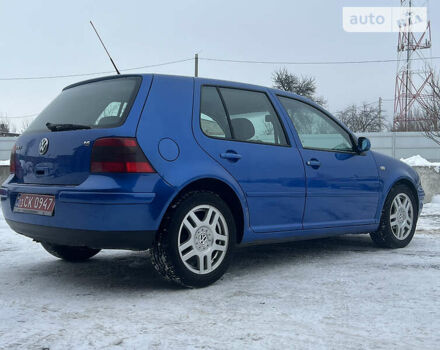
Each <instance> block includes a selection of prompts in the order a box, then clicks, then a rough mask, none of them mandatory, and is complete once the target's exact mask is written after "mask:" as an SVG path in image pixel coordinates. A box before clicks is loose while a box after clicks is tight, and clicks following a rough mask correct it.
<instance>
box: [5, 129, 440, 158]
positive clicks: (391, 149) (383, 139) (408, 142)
mask: <svg viewBox="0 0 440 350" xmlns="http://www.w3.org/2000/svg"><path fill="white" fill-rule="evenodd" d="M359 136H366V137H368V138H369V139H370V141H371V145H372V149H373V150H375V151H377V152H380V153H384V154H387V155H389V156H391V157H394V158H397V159H400V158H408V157H411V156H414V155H416V154H419V155H421V156H422V157H423V158H425V159H427V160H429V161H431V162H440V146H439V145H438V144H436V143H435V142H434V141H432V140H430V139H428V138H427V137H426V136H424V135H423V133H421V132H374V133H362V134H359ZM16 139H17V138H16V137H0V160H8V159H9V156H10V153H11V148H12V146H13V145H14V142H15V141H16Z"/></svg>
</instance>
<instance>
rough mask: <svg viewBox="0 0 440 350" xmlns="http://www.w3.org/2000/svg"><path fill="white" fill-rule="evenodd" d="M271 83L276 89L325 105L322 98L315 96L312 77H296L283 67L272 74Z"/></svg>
mask: <svg viewBox="0 0 440 350" xmlns="http://www.w3.org/2000/svg"><path fill="white" fill-rule="evenodd" d="M272 81H273V84H274V85H273V86H274V88H276V89H280V90H284V91H290V92H293V93H295V94H298V95H301V96H304V97H307V98H309V99H311V100H313V101H315V102H316V103H318V104H320V105H321V106H325V105H326V103H327V101H326V100H325V99H324V98H323V97H322V96H316V81H315V78H313V77H298V76H296V75H295V74H293V73H290V72H289V71H288V70H287V69H286V68H284V67H283V68H280V69H278V70H276V71H274V72H273V73H272Z"/></svg>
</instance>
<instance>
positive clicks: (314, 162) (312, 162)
mask: <svg viewBox="0 0 440 350" xmlns="http://www.w3.org/2000/svg"><path fill="white" fill-rule="evenodd" d="M306 164H307V165H308V166H311V167H312V168H313V169H318V168H319V167H320V166H321V162H320V161H319V160H318V159H316V158H312V159H310V160H308V161H307V162H306Z"/></svg>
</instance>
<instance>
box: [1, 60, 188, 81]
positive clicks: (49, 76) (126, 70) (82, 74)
mask: <svg viewBox="0 0 440 350" xmlns="http://www.w3.org/2000/svg"><path fill="white" fill-rule="evenodd" d="M193 59H194V58H193V57H191V58H185V59H181V60H176V61H168V62H163V63H157V64H150V65H147V66H140V67H131V68H125V69H121V71H124V72H128V71H133V70H137V69H145V68H152V67H160V66H166V65H170V64H175V63H181V62H186V61H192V60H193ZM110 73H114V71H112V70H111V71H102V72H91V73H77V74H63V75H48V76H37V77H10V78H0V81H11V80H42V79H58V78H72V77H85V76H91V75H99V74H110Z"/></svg>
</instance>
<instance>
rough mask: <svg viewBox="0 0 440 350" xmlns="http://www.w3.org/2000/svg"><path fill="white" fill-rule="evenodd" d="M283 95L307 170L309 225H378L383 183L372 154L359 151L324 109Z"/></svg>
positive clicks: (351, 138) (311, 226) (306, 222)
mask: <svg viewBox="0 0 440 350" xmlns="http://www.w3.org/2000/svg"><path fill="white" fill-rule="evenodd" d="M279 99H280V101H281V104H282V105H283V106H284V108H285V110H286V112H287V114H288V116H289V118H290V119H291V121H292V123H293V126H294V129H295V130H296V137H297V138H298V140H297V141H298V142H297V143H298V144H299V145H300V146H299V148H300V152H301V154H302V157H303V161H304V164H305V169H306V182H307V195H306V206H305V213H304V221H303V224H304V228H305V229H308V228H324V227H335V226H352V225H363V224H372V223H374V222H375V221H376V210H377V206H378V201H379V192H380V183H379V175H378V170H377V166H376V162H375V160H374V158H373V155H372V154H371V152H364V153H362V154H358V153H357V152H355V147H354V144H353V137H352V136H351V135H350V133H349V132H348V131H347V130H345V129H344V128H343V127H342V126H341V125H340V124H339V123H338V122H336V121H335V120H334V119H333V118H331V117H330V116H329V115H327V114H325V113H324V112H322V111H321V110H319V109H317V108H315V107H313V106H311V105H310V104H307V103H305V102H302V101H299V100H297V99H293V98H289V97H285V96H279Z"/></svg>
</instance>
